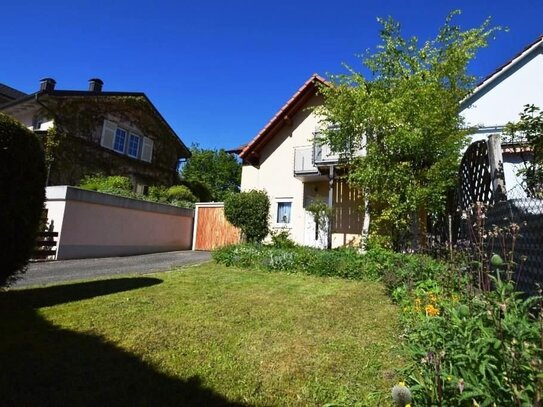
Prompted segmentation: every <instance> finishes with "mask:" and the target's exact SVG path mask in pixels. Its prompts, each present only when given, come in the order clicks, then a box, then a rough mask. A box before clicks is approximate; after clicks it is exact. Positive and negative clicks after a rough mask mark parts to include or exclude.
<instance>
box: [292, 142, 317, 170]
mask: <svg viewBox="0 0 543 407" xmlns="http://www.w3.org/2000/svg"><path fill="white" fill-rule="evenodd" d="M318 173H319V169H318V168H317V167H316V166H315V164H314V163H313V146H305V147H295V148H294V175H302V174H318Z"/></svg>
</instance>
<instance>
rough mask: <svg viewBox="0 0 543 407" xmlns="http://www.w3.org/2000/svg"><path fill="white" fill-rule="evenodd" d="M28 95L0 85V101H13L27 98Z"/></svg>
mask: <svg viewBox="0 0 543 407" xmlns="http://www.w3.org/2000/svg"><path fill="white" fill-rule="evenodd" d="M25 96H26V93H24V92H21V91H20V90H17V89H14V88H12V87H11V86H8V85H4V84H3V83H0V100H3V101H11V100H16V99H20V98H22V97H25Z"/></svg>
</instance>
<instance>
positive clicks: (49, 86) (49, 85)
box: [40, 78, 57, 92]
mask: <svg viewBox="0 0 543 407" xmlns="http://www.w3.org/2000/svg"><path fill="white" fill-rule="evenodd" d="M56 83H57V82H56V81H55V80H54V79H53V78H43V79H41V80H40V92H52V91H54V90H55V85H56Z"/></svg>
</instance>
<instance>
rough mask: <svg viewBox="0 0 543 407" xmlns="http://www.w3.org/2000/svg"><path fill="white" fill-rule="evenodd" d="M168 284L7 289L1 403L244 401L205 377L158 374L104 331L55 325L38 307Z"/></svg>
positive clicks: (1, 320) (136, 281) (0, 341)
mask: <svg viewBox="0 0 543 407" xmlns="http://www.w3.org/2000/svg"><path fill="white" fill-rule="evenodd" d="M161 282H162V281H161V280H160V279H157V278H145V277H136V278H120V279H112V280H101V281H93V282H86V283H79V284H67V285H59V286H52V287H45V288H33V289H27V290H13V291H7V292H2V293H0V397H1V399H0V404H1V405H7V406H15V405H17V406H19V405H51V406H56V405H70V406H79V405H114V406H118V405H123V406H124V405H126V406H144V405H145V406H151V405H153V406H155V405H156V406H174V405H175V406H241V405H242V404H238V403H233V402H230V401H228V400H227V399H225V398H224V397H223V396H221V395H219V394H217V393H215V392H214V391H213V390H211V389H207V388H205V387H204V386H202V383H201V380H200V379H199V378H198V377H192V378H190V379H188V380H185V381H183V380H180V379H177V378H173V377H170V376H167V375H165V374H163V373H160V372H157V371H156V370H155V369H154V368H153V367H152V366H150V365H149V364H147V363H145V362H143V361H142V360H140V359H138V358H137V357H135V356H134V355H131V354H130V353H128V352H126V351H124V350H122V349H120V348H118V347H116V346H114V345H113V344H110V343H107V342H106V341H104V339H103V338H101V337H99V336H96V335H90V334H82V333H76V332H73V331H70V330H67V329H61V328H59V327H57V326H54V325H52V324H51V323H49V322H48V321H47V320H45V319H44V318H42V317H41V316H40V315H39V312H38V310H37V308H40V307H45V306H52V305H55V304H61V303H66V302H69V301H77V300H81V299H86V298H92V297H96V296H100V295H107V294H112V293H116V292H122V291H127V290H133V289H137V288H142V287H147V286H151V285H155V284H159V283H161ZM111 312H115V310H114V309H112V310H111Z"/></svg>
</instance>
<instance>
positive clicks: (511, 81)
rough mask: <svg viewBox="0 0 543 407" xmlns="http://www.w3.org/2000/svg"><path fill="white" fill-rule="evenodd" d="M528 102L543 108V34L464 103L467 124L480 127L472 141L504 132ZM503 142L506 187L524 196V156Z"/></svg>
mask: <svg viewBox="0 0 543 407" xmlns="http://www.w3.org/2000/svg"><path fill="white" fill-rule="evenodd" d="M527 104H534V105H536V106H538V107H540V108H543V36H540V37H539V38H537V39H536V40H535V41H534V42H532V43H531V44H529V45H528V46H527V47H525V48H524V49H523V50H522V51H521V52H520V53H518V54H517V55H516V56H514V57H513V58H511V59H510V60H509V61H507V62H506V63H504V64H503V65H502V66H500V67H499V68H498V69H496V70H495V71H494V72H493V73H492V74H490V75H489V76H487V77H486V78H485V79H483V80H482V81H481V82H480V83H479V84H478V85H477V86H476V88H475V89H474V90H473V92H472V93H471V94H470V96H469V97H467V98H466V99H465V100H464V101H463V102H462V104H461V115H462V116H463V117H464V120H465V124H466V126H469V127H472V128H475V129H476V131H475V133H473V134H472V135H471V141H472V142H475V141H478V140H486V139H487V138H488V136H489V135H491V134H502V132H503V129H504V126H505V125H506V124H507V123H508V122H515V121H518V120H519V113H521V112H522V111H523V109H524V106H525V105H527ZM502 142H503V144H502V151H503V167H504V168H503V169H504V175H505V187H506V190H509V191H511V189H513V188H514V189H515V190H514V191H511V193H512V194H514V197H516V198H520V197H522V195H523V194H524V191H523V190H522V188H519V187H516V186H519V185H520V184H522V182H523V180H522V179H521V178H520V177H519V176H518V171H519V169H520V168H522V166H523V164H522V163H523V157H521V155H520V154H519V153H518V149H515V148H512V146H510V145H508V144H507V140H506V139H502ZM515 187H516V188H515Z"/></svg>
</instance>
